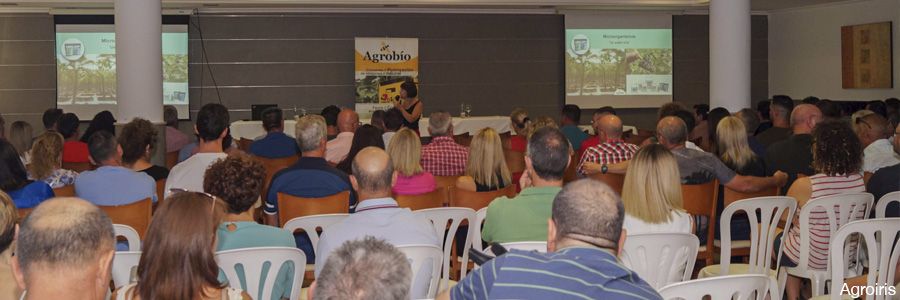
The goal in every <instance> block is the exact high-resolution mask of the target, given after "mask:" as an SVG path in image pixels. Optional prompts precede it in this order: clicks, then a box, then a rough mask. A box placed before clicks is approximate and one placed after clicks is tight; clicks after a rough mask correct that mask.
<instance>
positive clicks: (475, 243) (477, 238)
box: [472, 207, 487, 251]
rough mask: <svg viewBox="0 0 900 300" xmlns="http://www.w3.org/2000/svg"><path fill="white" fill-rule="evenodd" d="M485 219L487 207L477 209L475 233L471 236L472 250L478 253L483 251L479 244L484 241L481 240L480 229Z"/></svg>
mask: <svg viewBox="0 0 900 300" xmlns="http://www.w3.org/2000/svg"><path fill="white" fill-rule="evenodd" d="M485 217H487V207H485V208H482V209H479V210H477V211H475V224H476V225H475V226H472V227H475V232H474V234H472V248H475V250H478V251H484V248H482V247H481V243H482V242H484V240H482V239H481V228H483V227H484V218H485Z"/></svg>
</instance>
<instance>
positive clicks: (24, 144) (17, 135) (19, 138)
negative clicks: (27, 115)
mask: <svg viewBox="0 0 900 300" xmlns="http://www.w3.org/2000/svg"><path fill="white" fill-rule="evenodd" d="M33 134H34V131H33V129H31V124H28V122H25V121H15V122H13V123H12V125H10V126H9V142H10V143H12V145H13V148H16V152H18V153H19V158H21V159H22V164H23V165H26V166H27V165H28V164H30V163H31V136H32V135H33Z"/></svg>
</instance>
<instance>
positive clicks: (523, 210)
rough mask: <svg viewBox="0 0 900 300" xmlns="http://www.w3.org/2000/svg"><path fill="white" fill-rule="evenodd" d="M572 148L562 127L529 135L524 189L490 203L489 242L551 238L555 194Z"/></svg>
mask: <svg viewBox="0 0 900 300" xmlns="http://www.w3.org/2000/svg"><path fill="white" fill-rule="evenodd" d="M570 151H571V148H570V146H569V143H568V141H567V140H566V137H565V135H564V134H563V133H562V131H560V130H559V129H556V128H552V127H549V126H546V127H541V128H538V129H537V130H535V131H534V133H532V135H531V138H530V139H528V151H526V152H525V168H526V170H525V174H523V175H522V178H521V179H520V180H519V186H521V187H522V192H521V193H519V194H518V195H517V196H516V197H514V198H507V197H505V196H504V197H499V198H497V199H494V201H491V204H490V205H488V210H487V217H486V218H485V222H484V227H483V229H482V230H481V233H482V238H483V239H484V240H485V241H486V242H489V243H506V242H519V241H541V240H544V239H546V238H547V227H546V224H547V218H549V217H550V211H551V209H550V208H551V206H552V204H553V197H555V196H556V194H557V193H559V191H560V190H561V189H562V186H563V182H562V179H563V174H564V173H565V172H566V167H567V166H568V165H569V162H570V160H571V156H570V155H569V152H570Z"/></svg>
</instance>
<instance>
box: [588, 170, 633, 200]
mask: <svg viewBox="0 0 900 300" xmlns="http://www.w3.org/2000/svg"><path fill="white" fill-rule="evenodd" d="M587 177H588V178H593V179H597V180H600V181H603V182H605V183H606V184H608V185H609V186H610V187H612V188H613V190H615V191H616V193H617V194H619V195H620V196H621V195H622V188H623V187H624V186H625V174H613V173H606V174H602V173H597V174H592V175H588V176H587Z"/></svg>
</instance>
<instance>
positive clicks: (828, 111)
mask: <svg viewBox="0 0 900 300" xmlns="http://www.w3.org/2000/svg"><path fill="white" fill-rule="evenodd" d="M816 107H817V108H819V111H821V112H822V117H823V118H824V119H825V120H829V121H836V120H840V119H841V105H840V104H837V102H834V101H831V100H828V99H822V100H819V102H816Z"/></svg>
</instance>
